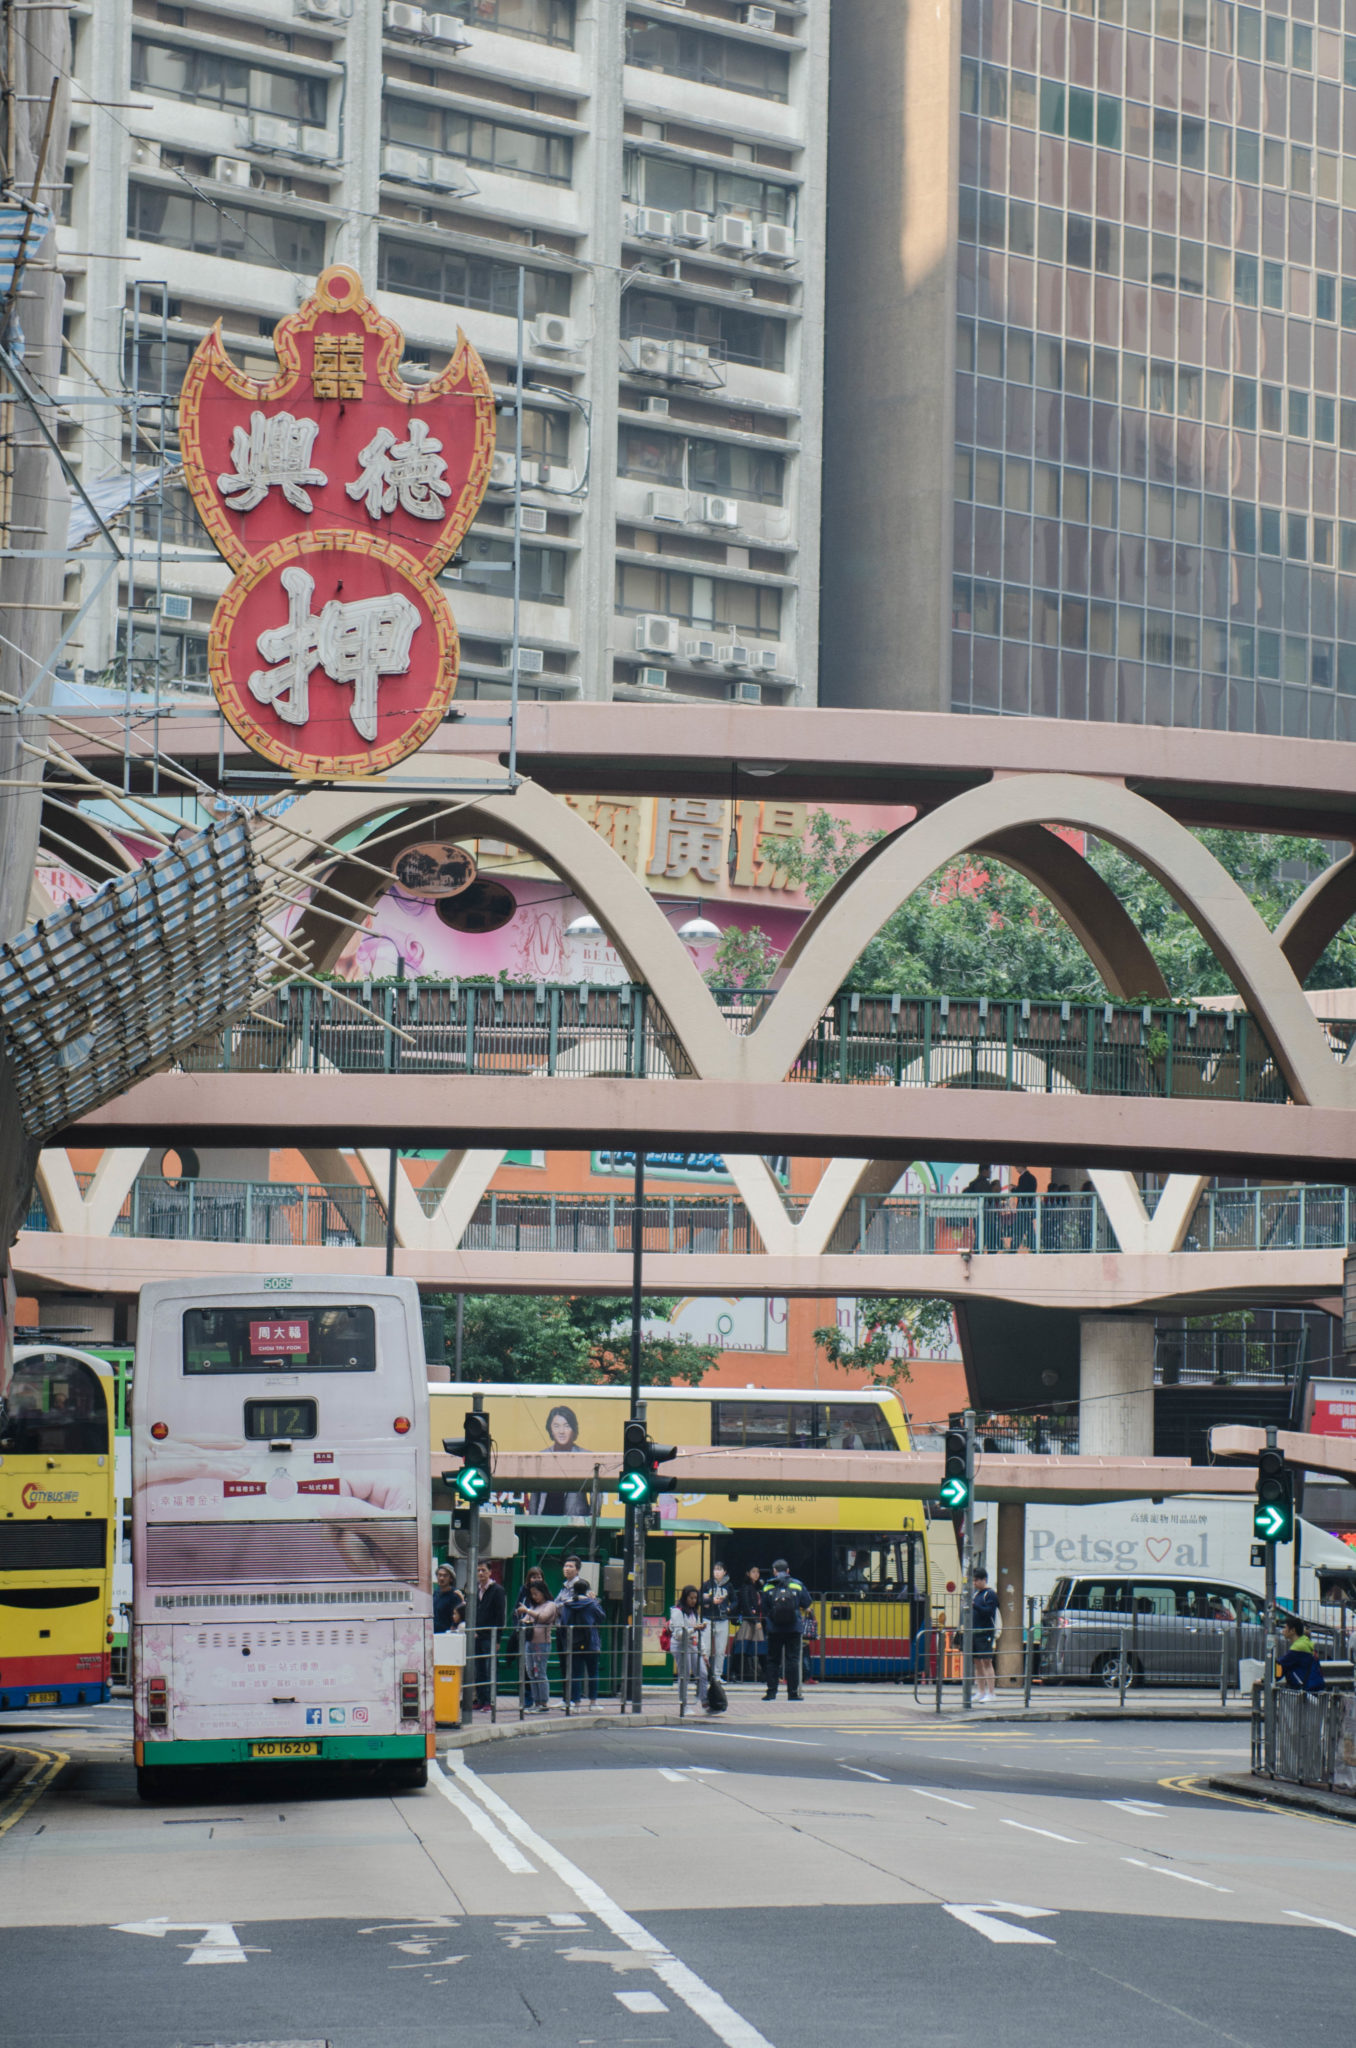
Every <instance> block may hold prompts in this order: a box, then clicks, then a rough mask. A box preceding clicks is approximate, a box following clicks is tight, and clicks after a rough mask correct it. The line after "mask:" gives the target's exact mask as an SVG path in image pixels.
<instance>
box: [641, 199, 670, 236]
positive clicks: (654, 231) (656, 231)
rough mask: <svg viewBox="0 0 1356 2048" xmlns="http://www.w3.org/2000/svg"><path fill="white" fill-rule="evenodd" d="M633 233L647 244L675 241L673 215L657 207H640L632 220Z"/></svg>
mask: <svg viewBox="0 0 1356 2048" xmlns="http://www.w3.org/2000/svg"><path fill="white" fill-rule="evenodd" d="M631 232H632V234H635V235H639V236H640V237H641V240H642V241H646V242H671V241H672V240H673V215H672V214H671V213H664V212H663V211H662V210H661V209H660V208H659V207H657V206H638V207H637V208H636V211H635V213H634V214H633V215H632V218H631Z"/></svg>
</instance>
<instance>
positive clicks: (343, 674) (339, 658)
mask: <svg viewBox="0 0 1356 2048" xmlns="http://www.w3.org/2000/svg"><path fill="white" fill-rule="evenodd" d="M282 586H283V589H284V590H285V591H286V592H287V599H288V607H287V624H286V625H285V626H270V627H269V628H268V629H267V631H266V632H263V633H261V634H260V635H259V637H258V642H257V645H258V648H259V652H260V654H261V655H262V656H263V658H264V660H265V661H267V662H274V663H276V664H277V666H276V667H272V668H265V669H256V670H255V671H254V674H253V675H252V676H251V677H250V679H249V687H250V694H251V696H253V697H256V698H257V699H258V701H259V702H260V703H261V704H272V705H273V707H274V709H275V710H276V711H277V714H278V716H279V718H281V719H282V720H283V721H284V723H286V724H287V725H305V723H306V721H307V719H308V718H309V717H310V715H311V700H310V683H311V676H312V674H313V672H314V671H315V669H317V668H322V669H323V670H324V671H325V674H326V675H327V676H328V677H329V678H330V680H331V681H332V682H336V683H351V684H352V686H353V705H352V709H351V710H350V712H349V716H350V717H351V719H352V720H353V724H354V727H355V728H356V730H357V731H358V732H359V733H360V734H361V736H362V738H363V739H365V740H374V739H375V738H376V736H377V679H378V677H379V676H384V675H404V673H405V671H406V670H407V669H408V667H409V665H410V643H411V641H412V640H413V638H414V629H415V627H416V626H417V625H418V623H419V612H418V609H417V607H416V606H415V605H413V604H411V603H410V600H409V599H408V598H407V597H402V596H401V594H400V592H399V591H394V592H392V593H390V594H389V595H385V596H379V597H363V598H358V599H357V600H356V601H355V602H353V603H351V604H341V603H340V601H339V599H338V598H333V597H332V598H331V599H330V600H329V602H328V604H326V605H325V607H324V609H323V610H322V611H321V613H320V616H319V618H317V617H316V616H315V615H314V614H313V612H312V610H311V599H312V597H313V596H314V594H315V580H314V578H313V577H311V576H309V575H308V574H307V572H306V570H305V569H298V568H295V567H292V568H287V569H284V570H283V572H282Z"/></svg>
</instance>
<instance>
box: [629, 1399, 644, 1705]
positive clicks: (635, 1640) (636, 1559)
mask: <svg viewBox="0 0 1356 2048" xmlns="http://www.w3.org/2000/svg"><path fill="white" fill-rule="evenodd" d="M636 1419H637V1420H638V1421H640V1422H643V1421H644V1420H645V1403H644V1402H643V1401H638V1402H637V1403H636ZM647 1512H648V1510H647V1509H645V1508H632V1510H631V1523H632V1542H633V1545H634V1548H633V1551H632V1566H631V1681H632V1690H631V1706H632V1711H633V1712H635V1713H637V1714H638V1713H639V1712H640V1710H641V1708H642V1707H643V1706H644V1704H645V1685H644V1681H645V1516H646V1514H647Z"/></svg>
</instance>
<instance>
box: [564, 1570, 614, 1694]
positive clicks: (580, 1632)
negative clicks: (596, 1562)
mask: <svg viewBox="0 0 1356 2048" xmlns="http://www.w3.org/2000/svg"><path fill="white" fill-rule="evenodd" d="M562 1590H563V1589H562ZM556 1605H557V1609H558V1611H559V1613H560V1614H561V1616H562V1617H563V1620H564V1624H565V1632H566V1633H567V1634H568V1637H569V1640H568V1643H567V1645H566V1661H567V1662H568V1664H569V1668H570V1705H571V1706H572V1707H577V1706H578V1705H579V1703H580V1701H581V1699H582V1698H583V1693H584V1681H585V1680H586V1679H587V1681H588V1688H589V1705H590V1706H591V1707H596V1706H597V1704H598V1656H599V1652H600V1651H601V1649H602V1644H603V1634H602V1632H603V1628H604V1626H605V1625H606V1622H607V1615H606V1614H605V1613H604V1611H603V1603H602V1601H601V1600H600V1599H599V1598H598V1597H597V1595H596V1594H595V1593H594V1590H593V1588H592V1586H590V1584H589V1582H588V1580H587V1579H581V1578H580V1577H579V1576H578V1574H577V1573H576V1575H575V1577H574V1578H573V1579H571V1580H570V1598H569V1600H568V1601H561V1600H558V1601H557V1603H556Z"/></svg>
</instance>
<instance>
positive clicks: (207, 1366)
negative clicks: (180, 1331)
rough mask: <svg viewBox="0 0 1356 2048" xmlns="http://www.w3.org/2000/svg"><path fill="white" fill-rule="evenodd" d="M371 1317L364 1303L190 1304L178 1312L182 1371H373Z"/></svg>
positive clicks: (374, 1327)
mask: <svg viewBox="0 0 1356 2048" xmlns="http://www.w3.org/2000/svg"><path fill="white" fill-rule="evenodd" d="M376 1369H377V1321H376V1316H375V1314H374V1312H373V1311H372V1309H371V1308H368V1307H366V1306H346V1307H341V1306H337V1305H335V1304H334V1303H332V1302H331V1303H326V1304H325V1305H323V1306H321V1305H320V1304H315V1305H312V1306H309V1307H308V1306H306V1305H305V1304H297V1305H296V1306H293V1305H292V1304H291V1303H289V1304H288V1308H287V1313H286V1314H285V1315H270V1314H269V1313H268V1312H267V1311H266V1310H265V1309H262V1308H190V1309H186V1310H185V1312H184V1372H185V1374H186V1375H187V1376H189V1377H190V1378H193V1377H196V1376H197V1375H198V1374H201V1373H225V1372H375V1371H376Z"/></svg>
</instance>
